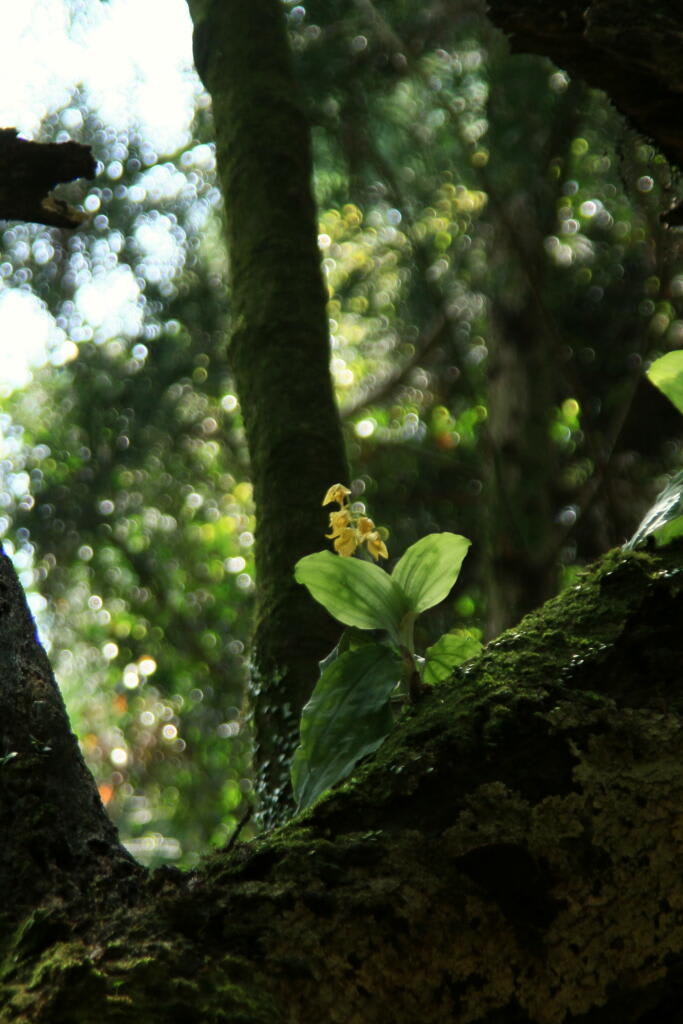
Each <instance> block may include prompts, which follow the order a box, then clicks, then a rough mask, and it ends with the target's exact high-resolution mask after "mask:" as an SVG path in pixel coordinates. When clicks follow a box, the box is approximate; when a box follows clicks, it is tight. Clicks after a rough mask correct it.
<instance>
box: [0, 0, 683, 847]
mask: <svg viewBox="0 0 683 1024" xmlns="http://www.w3.org/2000/svg"><path fill="white" fill-rule="evenodd" d="M112 6H115V5H114V4H113V5H112ZM69 9H70V11H71V14H72V23H71V26H70V28H71V32H72V34H73V33H74V31H76V29H77V28H78V26H79V24H81V23H82V22H83V19H86V20H87V18H88V17H89V16H90V15H89V14H88V11H87V9H86V7H85V6H84V5H80V4H75V3H74V4H71V5H70V6H69ZM287 11H288V14H287V17H288V22H289V27H290V32H291V40H292V45H293V48H294V52H295V55H296V59H297V66H298V70H299V72H300V75H301V79H302V82H303V84H304V87H305V89H306V94H307V97H308V102H309V105H310V116H311V122H312V125H313V129H314V143H315V153H316V189H317V198H318V202H319V210H320V235H319V245H320V250H321V256H322V260H323V268H324V271H325V275H326V280H327V285H328V289H329V318H330V331H331V337H332V345H333V360H332V369H333V374H334V378H335V382H336V386H337V389H338V395H339V400H340V404H341V407H342V411H343V415H344V421H345V426H346V431H347V439H348V450H349V455H350V459H351V463H352V467H353V476H354V479H353V481H352V486H353V490H354V496H355V499H356V500H357V501H358V502H360V503H363V504H365V505H366V506H367V507H368V509H369V511H370V514H371V515H372V516H373V518H374V519H375V520H376V521H377V522H378V523H381V524H382V525H385V526H386V527H387V528H388V531H389V547H390V551H391V554H392V556H396V555H399V554H400V553H401V552H402V550H403V549H404V548H405V546H407V545H408V544H409V543H411V542H413V541H414V540H416V539H417V538H418V537H420V536H422V535H423V534H424V533H427V532H430V531H435V530H454V531H456V532H459V533H464V534H465V535H467V536H468V537H470V538H472V540H473V548H472V554H471V556H470V558H469V559H468V563H469V564H468V565H467V569H466V572H465V573H464V575H463V579H462V583H461V584H460V585H459V587H458V589H457V591H456V592H455V593H454V594H453V595H452V597H451V599H449V600H448V601H446V602H444V604H443V605H442V606H441V607H440V608H438V609H435V610H434V612H433V613H432V614H431V616H425V624H424V625H423V626H422V629H423V631H424V637H423V639H424V641H425V642H428V641H431V640H432V639H433V638H434V637H435V636H436V635H437V634H438V633H439V632H443V631H444V630H447V629H451V628H455V627H460V628H467V629H470V630H472V632H473V633H475V634H476V635H477V636H484V637H486V638H490V637H494V636H496V635H497V634H498V633H499V632H500V631H501V630H502V629H504V628H506V627H508V626H511V625H514V623H515V622H517V621H518V620H519V618H520V617H521V616H522V615H523V614H524V613H525V612H526V611H527V610H529V609H530V608H532V607H534V606H535V605H537V604H538V603H540V602H541V601H543V600H544V599H545V598H547V597H549V596H551V595H552V594H553V593H554V592H556V591H557V590H558V589H559V588H561V587H562V586H566V585H569V584H570V583H571V581H572V579H573V576H574V573H575V571H576V569H577V568H578V567H579V566H580V565H582V564H584V563H585V562H586V561H588V560H590V559H592V558H593V557H594V556H595V555H597V554H598V553H600V552H601V551H604V550H605V549H607V548H608V547H610V546H612V545H614V544H618V543H621V542H622V541H623V540H624V539H626V537H627V536H628V535H629V533H630V532H631V531H632V529H633V528H634V526H635V525H636V523H637V521H638V518H639V516H640V515H641V513H642V511H643V510H644V508H645V507H646V506H647V504H648V502H649V501H650V499H651V498H652V496H653V494H654V493H655V492H656V491H657V490H658V488H660V487H661V486H662V483H663V478H664V477H665V476H666V474H668V473H670V472H673V471H674V470H676V469H678V468H680V466H681V462H682V461H683V458H682V456H681V449H680V428H679V425H678V422H677V415H676V414H675V412H674V411H673V410H670V409H669V407H668V405H667V404H666V402H665V400H664V399H661V398H660V397H659V396H658V393H657V392H655V391H654V389H652V388H651V387H650V386H649V385H648V384H647V383H644V382H643V366H644V364H645V363H646V362H647V361H649V360H651V359H653V358H654V357H656V356H657V355H659V354H661V353H662V352H664V351H666V350H668V349H671V348H677V347H680V346H681V344H682V342H683V317H682V316H681V301H682V297H683V266H682V263H681V258H680V255H679V251H680V244H679V243H678V241H677V234H676V232H675V231H674V230H668V229H665V228H664V227H663V226H662V224H661V222H660V219H659V217H660V213H662V212H663V211H666V210H667V209H668V208H669V206H670V205H671V196H672V189H675V185H676V181H675V177H674V172H673V171H672V169H671V168H670V167H669V165H668V164H667V163H666V161H665V160H664V158H663V157H662V156H661V155H660V154H658V153H657V152H656V151H655V149H654V148H653V147H652V146H651V145H650V144H649V143H648V142H647V140H644V139H643V138H641V137H639V136H637V135H636V134H634V133H633V132H632V131H631V130H630V129H629V128H627V127H626V125H625V123H624V122H623V120H622V119H621V118H620V117H619V116H618V115H617V113H616V112H615V111H614V109H613V108H612V107H611V106H610V104H609V102H608V101H607V99H606V98H605V96H604V95H603V94H601V93H598V92H594V91H591V90H589V89H588V88H586V87H585V86H584V85H582V83H580V82H578V81H572V80H570V79H569V77H568V76H567V75H566V74H565V73H564V72H563V71H562V70H559V69H558V68H556V67H555V66H553V65H552V64H550V63H549V62H548V61H546V60H544V59H542V58H536V57H528V56H514V57H512V56H510V54H509V51H508V48H507V45H506V43H505V40H504V39H503V37H502V36H501V35H500V34H499V33H497V32H495V31H494V30H493V28H492V27H491V25H490V23H489V22H488V21H487V20H486V18H485V16H484V15H483V12H482V10H481V7H480V5H479V4H477V3H467V4H464V3H463V4H460V3H458V4H456V3H449V4H445V5H444V4H442V3H439V4H436V3H434V4H432V3H426V4H424V3H421V4H417V3H405V4H395V3H394V4H391V5H389V4H372V3H371V2H369V0H357V2H356V3H355V4H353V5H351V6H349V5H348V4H340V3H338V2H332V3H331V2H330V0H326V2H325V3H322V2H320V0H313V2H311V3H309V4H307V5H299V4H292V3H289V4H288V5H287ZM74 26H75V27H74ZM188 33H189V28H188ZM194 97H195V112H194V120H193V122H192V125H191V126H190V128H189V130H188V132H187V141H186V142H185V143H184V144H183V145H182V146H181V147H180V148H179V149H177V151H173V152H166V153H159V152H157V151H156V150H155V148H154V147H153V146H152V145H151V144H150V142H149V140H148V139H147V137H146V134H145V131H144V130H143V127H141V125H140V124H136V123H134V122H132V121H131V123H130V124H129V125H128V126H127V127H125V128H123V129H121V128H116V129H114V128H112V127H108V125H107V122H106V118H104V117H103V116H102V113H101V110H100V109H99V108H98V103H97V102H96V97H95V96H94V95H91V94H90V93H89V92H88V90H87V89H86V88H83V87H80V86H79V85H78V83H74V88H73V91H72V93H71V94H70V95H68V96H65V97H64V98H63V101H62V102H60V104H59V106H58V107H55V108H54V109H53V110H50V111H49V112H47V113H46V115H45V117H44V118H43V119H42V123H41V127H40V131H39V133H38V135H39V137H40V138H41V139H45V140H60V139H62V138H66V137H69V138H74V139H76V140H78V141H83V142H86V143H88V144H90V145H92V146H93V149H94V153H95V156H96V158H97V159H98V161H99V162H100V164H101V174H100V176H99V178H98V179H97V180H96V181H95V182H94V183H93V184H92V185H91V186H84V185H83V184H81V185H75V186H73V187H72V189H71V193H72V199H74V198H75V199H76V200H80V201H81V202H82V204H83V207H84V209H85V210H87V211H88V212H89V213H90V214H91V218H90V220H89V222H88V223H87V225H86V226H85V227H84V228H83V229H82V230H80V231H78V232H77V233H74V234H71V235H67V234H66V233H64V232H61V231H59V230H56V229H49V228H44V227H39V226H35V225H23V224H22V225H15V226H10V225H8V226H7V227H6V228H5V230H4V232H3V235H2V243H3V245H2V261H3V262H2V263H1V264H0V275H1V276H2V288H3V292H4V293H6V294H7V295H9V294H10V293H12V294H15V293H17V294H20V295H21V297H22V299H23V300H27V299H28V298H29V297H33V298H32V301H35V302H38V303H40V304H42V308H43V309H44V310H45V311H46V312H47V313H48V314H49V316H50V323H51V330H50V344H49V349H48V356H49V358H48V362H47V365H45V366H44V367H42V368H40V369H36V370H34V371H33V374H32V378H31V379H30V381H29V382H28V383H26V384H25V385H24V386H22V387H14V388H12V387H11V386H9V385H8V386H6V387H5V388H4V391H3V410H2V419H1V420H0V425H1V427H2V445H3V450H2V480H1V487H2V491H1V493H0V503H1V506H2V518H1V519H0V526H1V527H2V535H3V542H4V543H5V545H6V546H7V547H8V550H9V551H10V552H11V553H13V556H14V559H15V562H16V564H17V566H18V567H19V568H20V569H21V570H22V579H23V582H24V583H25V584H29V585H30V586H31V587H32V589H33V592H34V597H33V601H34V608H35V609H36V610H37V611H38V612H39V615H40V625H41V630H42V631H43V633H44V635H45V636H46V637H47V639H48V641H49V645H50V647H51V655H52V658H53V662H54V664H55V668H56V672H57V676H58V679H59V681H60V684H61V686H62V688H63V691H64V694H65V699H66V701H67V705H68V708H69V712H70V715H71V719H72V723H73V726H74V728H75V730H76V732H77V734H78V736H79V739H80V741H81V743H82V745H83V749H84V751H85V753H86V756H87V757H88V761H89V764H90V766H91V768H92V770H93V771H94V773H95V776H96V778H97V780H98V782H99V785H100V791H101V793H102V795H103V798H104V799H105V801H106V802H107V804H108V807H109V809H110V811H111V813H112V815H113V817H114V819H115V820H116V822H117V823H118V825H119V827H120V829H121V832H122V837H123V839H124V841H125V842H126V843H127V844H128V845H129V846H130V848H131V849H132V850H133V852H134V853H135V854H136V855H137V856H140V857H141V858H142V859H146V860H147V861H151V862H158V861H159V860H162V859H172V860H176V861H179V862H181V863H184V864H190V863H192V862H193V861H194V859H196V857H197V855H198V852H199V851H200V850H201V849H202V847H205V846H206V844H207V842H213V843H221V842H223V841H225V839H226V838H227V837H228V836H229V835H230V833H231V832H232V830H233V829H234V827H235V825H236V824H237V822H238V820H239V819H240V817H241V815H242V814H243V813H244V810H245V807H246V805H247V803H248V801H249V792H250V788H251V782H250V767H249V728H248V715H247V712H246V709H245V707H244V704H243V690H244V682H245V676H246V671H245V649H246V645H247V644H248V635H249V628H250V625H249V624H250V613H251V603H252V593H253V587H254V581H253V565H252V557H251V547H252V542H253V529H254V522H253V511H252V506H251V490H250V484H249V467H248V462H247V456H246V452H245V445H244V438H243V429H242V422H241V416H240V407H239V402H238V399H237V396H236V395H235V393H234V387H233V384H232V380H231V373H230V366H229V354H228V352H227V351H226V338H227V334H228V331H229V325H230V308H229V301H226V299H225V286H224V282H225V276H226V266H227V259H228V257H227V254H226V252H225V249H224V245H223V242H222V230H221V218H222V211H221V203H220V199H219V194H218V191H217V189H216V186H215V179H214V175H215V167H214V154H213V147H212V144H211V137H212V129H211V120H210V110H209V108H208V103H207V97H206V94H205V93H204V92H203V91H202V89H201V88H200V87H199V85H198V84H197V83H195V86H194ZM79 189H80V192H79ZM0 309H1V307H0ZM12 344H17V342H14V341H13V339H12V338H10V337H8V336H7V335H5V338H4V340H3V345H12ZM332 482H334V481H330V483H332ZM321 497H322V495H321ZM322 546H323V540H322V538H321V547H322Z"/></svg>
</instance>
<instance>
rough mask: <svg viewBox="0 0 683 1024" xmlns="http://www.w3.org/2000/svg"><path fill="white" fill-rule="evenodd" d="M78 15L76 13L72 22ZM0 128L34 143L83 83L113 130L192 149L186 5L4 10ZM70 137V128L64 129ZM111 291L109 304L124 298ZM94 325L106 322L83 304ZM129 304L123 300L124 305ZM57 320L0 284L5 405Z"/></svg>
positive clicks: (162, 148)
mask: <svg viewBox="0 0 683 1024" xmlns="http://www.w3.org/2000/svg"><path fill="white" fill-rule="evenodd" d="M73 12H76V13H75V14H74V13H73ZM2 38H3V58H2V61H0V127H7V128H9V127H14V128H17V129H18V130H19V132H20V133H21V134H22V135H23V136H24V137H26V138H32V137H33V136H34V134H35V133H36V131H37V130H38V128H39V125H40V121H41V119H42V118H43V117H44V116H45V115H46V114H47V113H49V112H51V111H54V110H58V109H60V108H61V107H63V106H64V105H65V104H66V103H68V100H69V96H70V94H71V91H72V89H73V87H74V86H75V85H78V84H79V83H82V84H83V85H85V87H86V88H87V90H88V92H89V93H90V96H91V97H92V100H93V105H94V106H96V107H98V108H99V113H100V116H101V117H102V119H103V121H104V122H105V123H106V124H107V125H109V126H111V127H112V128H115V129H119V128H125V127H126V126H128V125H132V124H139V125H140V126H141V128H142V130H143V132H144V134H145V136H146V138H147V139H148V141H149V142H150V144H151V145H152V147H153V148H154V149H155V150H156V152H157V153H159V154H163V153H170V152H173V151H174V150H177V149H178V148H179V147H180V146H182V145H183V144H184V143H186V142H187V141H189V134H188V128H189V124H190V121H191V118H192V113H193V108H194V100H195V97H196V95H197V91H198V89H199V88H200V87H199V84H198V80H197V78H196V76H195V75H194V74H193V73H191V72H190V70H189V69H190V67H191V65H192V25H191V22H190V16H189V13H188V9H187V3H186V0H108V2H106V3H102V2H100V0H23V2H22V3H9V2H5V3H4V4H3V11H2ZM65 127H67V128H68V124H66V125H65ZM118 284H120V285H122V288H118V289H117V287H114V288H113V289H112V291H111V294H110V296H109V298H108V299H107V301H108V302H110V300H111V295H113V294H118V292H119V291H124V292H125V285H123V283H122V282H118ZM85 298H86V300H88V301H89V303H90V307H91V310H90V314H91V315H92V317H93V318H94V320H95V321H97V320H98V318H101V317H103V316H106V315H109V313H110V311H109V310H106V311H105V312H104V313H103V312H102V311H98V309H97V308H95V307H96V301H95V299H96V295H95V293H94V292H92V293H91V294H89V295H88V296H86V297H85ZM126 300H128V301H130V297H129V296H125V295H123V296H122V299H121V301H122V302H125V301H126ZM54 330H55V326H54V323H53V321H52V318H51V317H50V316H49V315H48V314H47V312H46V311H45V310H44V309H43V308H42V307H41V304H40V303H39V302H38V301H37V300H36V299H35V298H33V297H32V296H30V295H29V294H27V293H26V292H20V291H18V290H16V289H9V288H7V287H4V286H3V285H2V283H1V282H0V398H1V397H2V394H3V393H5V394H7V392H8V391H9V390H11V389H12V388H13V387H20V386H22V385H23V384H25V383H27V381H28V380H29V379H30V366H31V365H34V366H35V365H37V364H39V363H41V362H43V361H44V359H45V350H46V345H47V343H48V341H49V340H50V339H51V337H53V334H52V332H53V331H54Z"/></svg>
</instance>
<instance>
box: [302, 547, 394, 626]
mask: <svg viewBox="0 0 683 1024" xmlns="http://www.w3.org/2000/svg"><path fill="white" fill-rule="evenodd" d="M294 577H295V579H296V580H297V581H298V582H299V583H303V584H304V585H305V586H306V587H308V589H309V590H310V592H311V594H312V595H313V597H314V598H315V599H316V601H318V602H319V603H320V604H322V605H324V607H325V608H327V610H328V612H329V613H330V615H334V617H335V619H338V620H339V621H340V622H343V623H344V625H345V626H358V627H359V628H360V629H385V630H386V631H387V632H388V633H389V634H390V636H392V637H394V639H398V638H399V635H400V629H401V620H402V619H403V616H404V615H405V613H406V611H408V607H407V604H406V599H405V596H404V594H403V593H402V591H401V589H400V588H399V587H397V586H396V584H395V583H394V581H393V579H392V577H391V576H389V575H388V573H386V572H384V570H383V569H380V568H379V566H378V565H373V564H371V563H370V562H363V561H361V560H360V559H359V558H340V556H339V555H333V554H332V552H331V551H317V552H316V553H315V554H314V555H306V557H305V558H300V559H299V561H298V562H297V563H296V567H295V570H294Z"/></svg>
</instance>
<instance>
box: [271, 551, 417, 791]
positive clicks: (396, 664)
mask: <svg viewBox="0 0 683 1024" xmlns="http://www.w3.org/2000/svg"><path fill="white" fill-rule="evenodd" d="M378 571H381V570H378ZM400 673H401V662H400V658H399V657H398V655H397V654H396V653H395V651H393V650H391V649H390V648H388V647H385V646H382V645H380V644H367V645H365V646H362V647H358V648H356V649H355V650H349V651H346V652H345V653H343V654H340V655H339V657H337V658H336V659H335V660H334V661H333V662H332V663H331V664H329V665H328V667H327V668H326V669H325V670H324V671H323V672H322V674H321V676H320V679H319V680H318V682H317V684H316V687H315V690H314V692H313V696H312V697H311V699H310V701H309V702H308V704H307V705H306V707H305V708H304V710H303V713H302V716H301V743H300V746H299V747H298V748H297V750H296V752H295V754H294V758H293V760H292V769H291V773H292V786H293V788H294V796H295V798H296V801H297V804H298V805H299V806H300V807H307V806H308V805H309V804H310V803H312V802H313V801H314V800H315V799H317V797H319V796H320V794H321V793H323V792H324V791H325V790H326V789H329V787H330V786H333V785H334V784H335V783H336V782H338V781H339V780H340V779H343V778H345V777H346V776H347V775H348V774H349V773H350V772H351V770H352V769H353V767H354V765H355V764H356V763H357V762H358V761H359V760H360V758H361V757H365V756H366V755H367V754H371V753H372V752H373V751H374V750H376V749H377V747H379V745H380V744H381V743H382V741H383V740H384V738H385V737H386V735H387V733H388V732H389V731H390V729H391V727H392V725H393V716H392V714H391V707H390V703H389V698H390V696H391V693H392V691H393V690H394V689H395V687H396V682H397V680H398V678H399V677H400Z"/></svg>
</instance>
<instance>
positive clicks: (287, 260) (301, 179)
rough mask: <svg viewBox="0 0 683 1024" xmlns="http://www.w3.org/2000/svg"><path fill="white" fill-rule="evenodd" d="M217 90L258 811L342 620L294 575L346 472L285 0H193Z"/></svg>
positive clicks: (275, 808) (276, 797)
mask: <svg viewBox="0 0 683 1024" xmlns="http://www.w3.org/2000/svg"><path fill="white" fill-rule="evenodd" d="M190 9H191V11H192V15H193V18H194V21H195V31H194V51H195V59H196V62H197V67H198V70H199V72H200V74H201V75H202V77H203V79H204V81H205V83H206V86H207V88H208V89H209V92H210V93H211V97H212V100H213V113H214V121H215V127H216V146H217V155H218V168H219V177H220V182H221V187H222V190H223V195H224V197H225V205H226V216H227V231H228V247H229V252H230V267H231V270H230V285H231V290H230V301H231V305H232V314H233V323H234V328H233V333H232V341H231V345H230V354H229V357H230V360H231V363H232V367H233V370H234V374H235V381H236V384H237V391H238V394H239V397H240V402H241V407H242V412H243V415H244V420H245V427H246V433H247V441H248V444H249V451H250V455H251V469H252V481H253V484H254V500H255V505H256V519H257V535H256V576H257V585H258V598H257V611H256V628H255V634H254V641H253V651H252V686H251V696H252V705H253V711H254V723H255V733H256V770H257V790H258V794H259V798H260V801H261V813H262V817H263V819H264V821H265V822H266V823H267V824H272V823H274V822H275V821H276V820H277V819H278V817H279V816H280V814H281V813H282V812H283V810H286V809H287V808H289V809H291V795H290V786H289V762H290V759H291V755H292V752H293V749H294V746H295V745H296V743H297V741H298V722H299V715H300V712H301V708H302V707H303V705H304V704H305V703H306V701H307V700H308V698H309V696H310V693H311V690H312V688H313V685H314V684H315V682H316V680H317V677H318V674H319V671H318V662H319V661H320V660H321V658H323V657H324V656H325V655H326V654H327V653H328V652H329V651H330V650H331V648H332V647H334V645H335V643H336V641H337V639H338V636H339V628H338V626H337V624H335V623H334V622H332V620H331V619H330V618H329V617H328V616H327V614H326V613H325V612H324V611H323V609H322V608H321V607H320V606H319V605H317V604H316V603H315V602H314V601H313V600H312V599H311V598H310V597H309V595H308V593H307V591H306V590H305V588H304V587H301V586H299V585H298V584H297V583H295V582H294V576H293V572H294V565H295V563H296V562H297V560H298V559H299V558H301V557H302V556H303V555H306V554H310V553H311V551H315V550H319V549H320V548H322V547H324V546H325V540H324V534H325V532H326V517H325V514H324V513H323V510H322V508H321V501H322V498H323V495H324V494H325V492H326V490H327V488H328V487H329V486H330V485H331V484H333V483H336V482H338V481H339V482H344V483H347V482H348V469H347V465H346V459H345V454H344V444H343V438H342V433H341V426H340V421H339V416H338V412H337V408H336V404H335V400H334V396H333V391H332V382H331V377H330V371H329V358H330V352H329V340H328V327H327V313H326V301H327V296H326V291H325V287H324V284H323V280H322V273H321V268H320V254H319V251H318V247H317V233H318V232H317V218H316V211H315V205H314V202H313V197H312V193H311V174H312V164H311V153H310V139H309V125H308V121H307V118H306V114H305V111H304V106H303V101H302V98H301V96H300V94H299V89H298V83H297V81H296V77H295V75H294V70H293V68H292V64H291V59H290V54H289V48H288V42H287V37H286V31H285V23H284V14H283V9H282V4H281V3H280V2H279V0H250V2H249V3H243V2H241V0H220V2H219V0H216V2H213V3H200V2H190Z"/></svg>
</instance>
